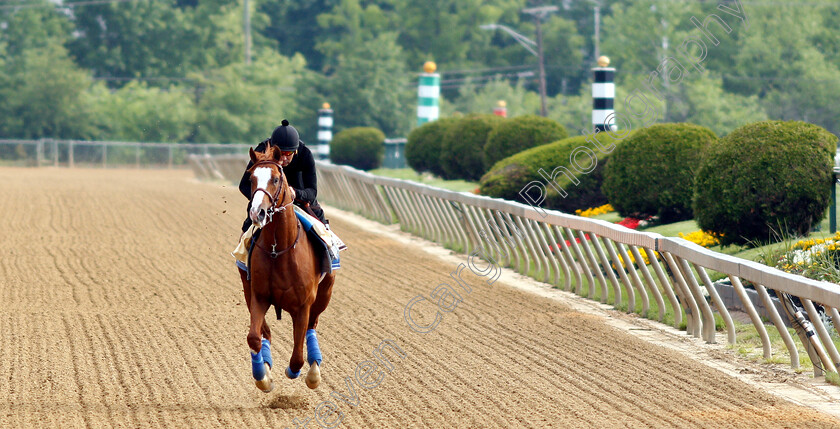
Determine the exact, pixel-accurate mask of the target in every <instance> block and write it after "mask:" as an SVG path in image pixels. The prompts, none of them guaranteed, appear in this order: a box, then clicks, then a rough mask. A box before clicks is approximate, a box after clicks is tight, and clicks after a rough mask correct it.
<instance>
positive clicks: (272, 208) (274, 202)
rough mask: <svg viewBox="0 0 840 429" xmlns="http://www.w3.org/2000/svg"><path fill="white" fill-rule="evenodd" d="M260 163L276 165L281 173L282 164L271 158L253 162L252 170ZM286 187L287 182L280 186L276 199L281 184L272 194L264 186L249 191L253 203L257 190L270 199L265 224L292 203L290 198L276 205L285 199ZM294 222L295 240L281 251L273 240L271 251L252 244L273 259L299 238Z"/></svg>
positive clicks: (292, 245)
mask: <svg viewBox="0 0 840 429" xmlns="http://www.w3.org/2000/svg"><path fill="white" fill-rule="evenodd" d="M260 165H273V166H275V167H277V169H278V170H279V171H280V174H281V175H283V166H282V165H280V163H279V162H277V161H273V160H262V161H257V162H256V163H254V165H253V166H252V167H251V168H252V170H253V169H255V168H257V167H258V166H260ZM252 173H253V171H252ZM283 176H284V177H285V175H283ZM287 187H288V184H286V186H282V188H283V195H282V196H280V198H279V199H278V198H277V197H278V195H279V194H280V188H281V186H278V187H277V190H276V191H275V192H274V195H272V194H270V193H268V190H267V189H265V188H257V189H254V191H253V192H251V202H252V203H253V201H254V195H256V194H257V191H263V193H265V195H267V196H268V199H269V201H271V206H270V207H269V208H268V210H267V215H268V222H266V225H267V224H269V223H271V221H272V220H274V213H283V212H284V211H286V208H287V207H289V206H290V205H292V203H294V200H291V201H289V202H288V203H287V204H284V205H282V206H280V207H278V206H277V204H278V203H282V202H283V200H285V199H286V188H287ZM295 220H296V221H297V219H295ZM296 223H297V235H296V236H295V241H294V242H293V243H292V244H291V245H290V246H289V247H287V248H285V249H283V250H281V251H279V252H278V251H277V250H276V249H275V247H276V246H277V243H276V242H275V243H274V244H272V245H271V251H269V250H268V249H265V248H263V247H262V246H260V245H259V243H257V242H254V244H255V245H256V246H257V247H258V248H260V250H262V251H263V252H266V253H268V255H269V256H271V258H272V259H275V258H277V257H278V256H280V255H282V254H284V253H286V252H288V251H289V250H292V248H294V247H295V246H296V245H297V243H298V240H300V222H299V221H298V222H296ZM275 240H276V237H275Z"/></svg>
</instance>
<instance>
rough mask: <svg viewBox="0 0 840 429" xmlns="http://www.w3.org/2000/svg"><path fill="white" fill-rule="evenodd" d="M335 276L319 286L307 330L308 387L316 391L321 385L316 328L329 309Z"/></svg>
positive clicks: (319, 349) (319, 354) (319, 350)
mask: <svg viewBox="0 0 840 429" xmlns="http://www.w3.org/2000/svg"><path fill="white" fill-rule="evenodd" d="M334 282H335V276H334V275H330V276H328V277H325V278H324V279H323V280H321V283H320V284H319V285H318V294H317V296H316V297H315V303H313V304H312V308H311V309H310V311H309V324H308V325H307V328H308V329H307V330H306V360H307V361H308V362H309V372H308V373H307V374H306V385H307V386H308V387H309V388H310V389H315V388H316V387H318V385H319V384H321V359H322V357H321V347H320V346H319V345H318V337H317V335H316V334H315V328H316V327H317V326H318V317H319V316H320V315H321V313H322V312H323V311H324V310H325V309H326V308H327V305H329V303H330V298H331V297H332V285H333V283H334Z"/></svg>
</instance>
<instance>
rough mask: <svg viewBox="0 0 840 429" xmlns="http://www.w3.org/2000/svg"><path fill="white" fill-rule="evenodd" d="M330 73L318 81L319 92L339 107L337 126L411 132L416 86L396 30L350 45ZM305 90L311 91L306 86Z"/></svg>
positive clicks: (393, 133)
mask: <svg viewBox="0 0 840 429" xmlns="http://www.w3.org/2000/svg"><path fill="white" fill-rule="evenodd" d="M347 49H348V51H345V52H342V53H341V54H339V55H338V57H337V58H338V65H337V68H336V70H335V72H334V73H333V74H331V75H330V76H329V77H326V78H323V79H319V80H317V82H316V83H315V85H316V87H315V88H314V92H315V93H319V94H327V95H329V98H327V99H326V101H328V102H329V103H330V105H331V106H332V108H333V109H335V115H334V120H335V129H336V130H341V129H342V128H346V127H352V126H358V125H362V124H363V125H368V126H373V127H375V128H378V129H380V130H382V132H384V133H385V135H387V136H389V137H398V136H402V135H405V133H406V132H408V128H409V125H410V124H411V121H412V120H413V119H414V118H415V116H414V114H415V112H414V111H413V110H412V109H411V108H410V107H408V106H415V105H416V104H417V103H416V87H411V85H412V84H413V83H409V76H410V75H409V73H408V72H407V71H406V69H405V65H404V61H403V58H402V50H401V49H400V47H399V45H397V44H396V34H395V33H383V34H380V35H377V36H376V37H375V38H374V39H372V40H369V41H366V42H364V43H361V44H358V45H353V46H350V47H348V48H347ZM304 91H307V90H306V89H304Z"/></svg>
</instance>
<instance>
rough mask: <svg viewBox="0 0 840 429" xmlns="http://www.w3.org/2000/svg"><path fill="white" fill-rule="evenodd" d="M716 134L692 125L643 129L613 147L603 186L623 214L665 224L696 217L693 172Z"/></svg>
mask: <svg viewBox="0 0 840 429" xmlns="http://www.w3.org/2000/svg"><path fill="white" fill-rule="evenodd" d="M716 140H717V136H716V135H715V133H714V132H713V131H712V130H710V129H708V128H706V127H701V126H699V125H694V124H657V125H653V126H650V127H647V128H643V129H641V130H639V131H638V132H636V133H635V134H633V137H630V138H628V139H627V140H626V141H625V143H624V144H623V145H621V146H619V147H618V149H616V150H615V153H613V154H612V156H611V157H610V162H609V163H607V165H606V166H605V168H604V183H603V184H602V185H601V190H602V191H603V192H604V195H606V196H607V200H608V201H609V202H610V204H612V206H613V207H614V208H615V210H616V211H617V212H618V214H620V215H621V216H632V217H634V218H637V219H645V218H647V217H648V216H653V215H656V216H659V217H660V219H661V220H662V222H676V221H681V220H686V219H691V218H693V217H694V213H693V211H692V210H691V198H692V194H693V192H694V173H695V171H696V170H697V168H698V167H699V164H700V160H701V158H702V155H703V152H705V150H706V148H707V147H708V146H709V144H711V143H712V142H713V141H716Z"/></svg>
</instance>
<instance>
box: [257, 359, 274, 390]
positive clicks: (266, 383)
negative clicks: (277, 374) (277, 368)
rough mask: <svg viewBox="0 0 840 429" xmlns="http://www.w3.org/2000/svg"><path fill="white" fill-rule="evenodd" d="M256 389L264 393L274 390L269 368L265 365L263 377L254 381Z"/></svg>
mask: <svg viewBox="0 0 840 429" xmlns="http://www.w3.org/2000/svg"><path fill="white" fill-rule="evenodd" d="M255 383H256V385H257V389H260V390H262V391H263V392H265V393H268V392H271V391H272V390H273V389H274V383H273V382H272V381H271V367H269V366H268V364H265V377H263V379H262V380H256V381H255Z"/></svg>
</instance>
